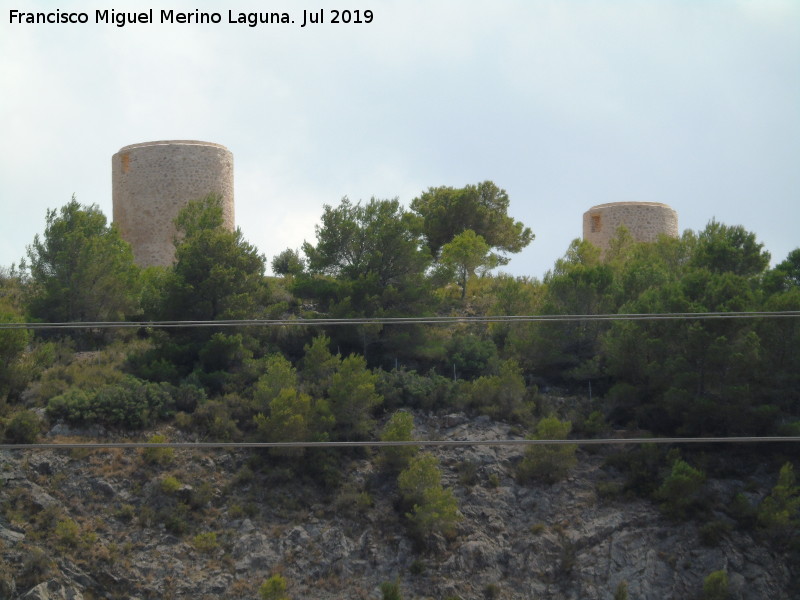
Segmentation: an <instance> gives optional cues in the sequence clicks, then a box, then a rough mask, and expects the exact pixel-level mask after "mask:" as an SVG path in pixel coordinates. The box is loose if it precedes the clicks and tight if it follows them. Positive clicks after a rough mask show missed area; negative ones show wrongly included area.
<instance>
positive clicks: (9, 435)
mask: <svg viewBox="0 0 800 600" xmlns="http://www.w3.org/2000/svg"><path fill="white" fill-rule="evenodd" d="M41 428H42V420H41V419H40V418H39V415H37V414H36V413H35V412H33V411H32V410H23V411H20V412H18V413H17V414H15V415H14V416H13V417H12V418H11V421H10V422H9V423H8V426H7V427H6V432H5V439H6V442H8V443H9V444H34V443H36V440H37V439H38V438H39V432H40V430H41Z"/></svg>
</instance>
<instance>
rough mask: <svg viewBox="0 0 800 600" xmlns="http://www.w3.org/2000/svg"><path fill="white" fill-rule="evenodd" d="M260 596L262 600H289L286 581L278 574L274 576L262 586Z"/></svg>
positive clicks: (259, 590)
mask: <svg viewBox="0 0 800 600" xmlns="http://www.w3.org/2000/svg"><path fill="white" fill-rule="evenodd" d="M258 595H259V596H261V600H289V596H287V595H286V579H284V578H283V577H282V576H281V575H278V574H275V575H273V576H272V577H270V578H269V579H267V580H266V581H265V582H264V583H262V584H261V587H260V588H258Z"/></svg>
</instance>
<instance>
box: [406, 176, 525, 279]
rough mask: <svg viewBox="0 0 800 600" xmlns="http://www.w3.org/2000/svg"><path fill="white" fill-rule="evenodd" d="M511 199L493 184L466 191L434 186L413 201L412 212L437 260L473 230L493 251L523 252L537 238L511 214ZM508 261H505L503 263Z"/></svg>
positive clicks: (476, 186)
mask: <svg viewBox="0 0 800 600" xmlns="http://www.w3.org/2000/svg"><path fill="white" fill-rule="evenodd" d="M508 206H509V198H508V194H507V193H506V191H505V190H503V189H501V188H499V187H497V186H496V185H495V184H494V183H493V182H491V181H484V182H481V183H479V184H477V185H467V186H465V187H463V188H453V187H449V186H441V187H435V188H434V187H432V188H429V189H428V191H426V192H424V193H422V195H420V196H419V197H418V198H414V200H412V202H411V210H412V211H413V212H414V213H415V214H416V215H417V216H418V217H419V219H420V220H421V225H420V226H421V230H422V235H423V237H424V238H425V241H426V243H427V244H428V248H430V251H431V254H432V255H433V256H434V257H438V256H439V253H440V252H441V250H442V248H443V247H444V245H445V244H448V243H449V242H451V241H452V240H453V238H455V237H456V236H457V235H458V234H460V233H462V232H464V231H466V230H467V229H471V230H472V231H474V232H475V233H476V234H477V235H479V236H481V237H482V238H483V239H484V240H485V241H486V243H487V244H488V245H489V247H490V248H496V249H497V250H499V251H500V252H511V253H516V252H520V251H521V250H522V249H523V248H525V247H526V246H527V245H528V244H530V243H531V242H532V241H533V238H534V235H533V232H532V231H531V230H530V228H529V227H525V225H523V224H522V222H521V221H515V220H514V219H513V218H512V217H510V216H509V215H508ZM506 262H508V259H507V258H505V257H504V258H502V260H501V263H502V264H505V263H506Z"/></svg>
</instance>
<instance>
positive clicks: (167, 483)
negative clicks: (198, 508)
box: [161, 475, 181, 495]
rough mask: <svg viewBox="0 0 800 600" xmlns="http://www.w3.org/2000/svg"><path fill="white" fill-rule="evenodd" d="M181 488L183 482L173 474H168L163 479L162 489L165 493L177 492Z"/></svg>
mask: <svg viewBox="0 0 800 600" xmlns="http://www.w3.org/2000/svg"><path fill="white" fill-rule="evenodd" d="M179 489H181V482H180V481H178V479H177V477H175V476H173V475H167V476H166V477H164V478H163V479H162V480H161V491H162V492H164V493H165V494H169V495H172V494H175V493H176V492H177V491H178V490H179Z"/></svg>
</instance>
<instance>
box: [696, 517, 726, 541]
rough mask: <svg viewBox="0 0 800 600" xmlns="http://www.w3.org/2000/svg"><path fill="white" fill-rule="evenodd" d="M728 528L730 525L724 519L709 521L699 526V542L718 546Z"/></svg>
mask: <svg viewBox="0 0 800 600" xmlns="http://www.w3.org/2000/svg"><path fill="white" fill-rule="evenodd" d="M730 530H731V526H730V525H729V524H728V523H726V522H725V521H720V520H715V521H709V522H708V523H705V524H704V525H703V526H701V527H700V531H699V534H700V543H701V544H703V545H704V546H709V547H714V546H719V544H720V542H722V540H723V539H724V538H725V536H726V535H727V534H728V533H730Z"/></svg>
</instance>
